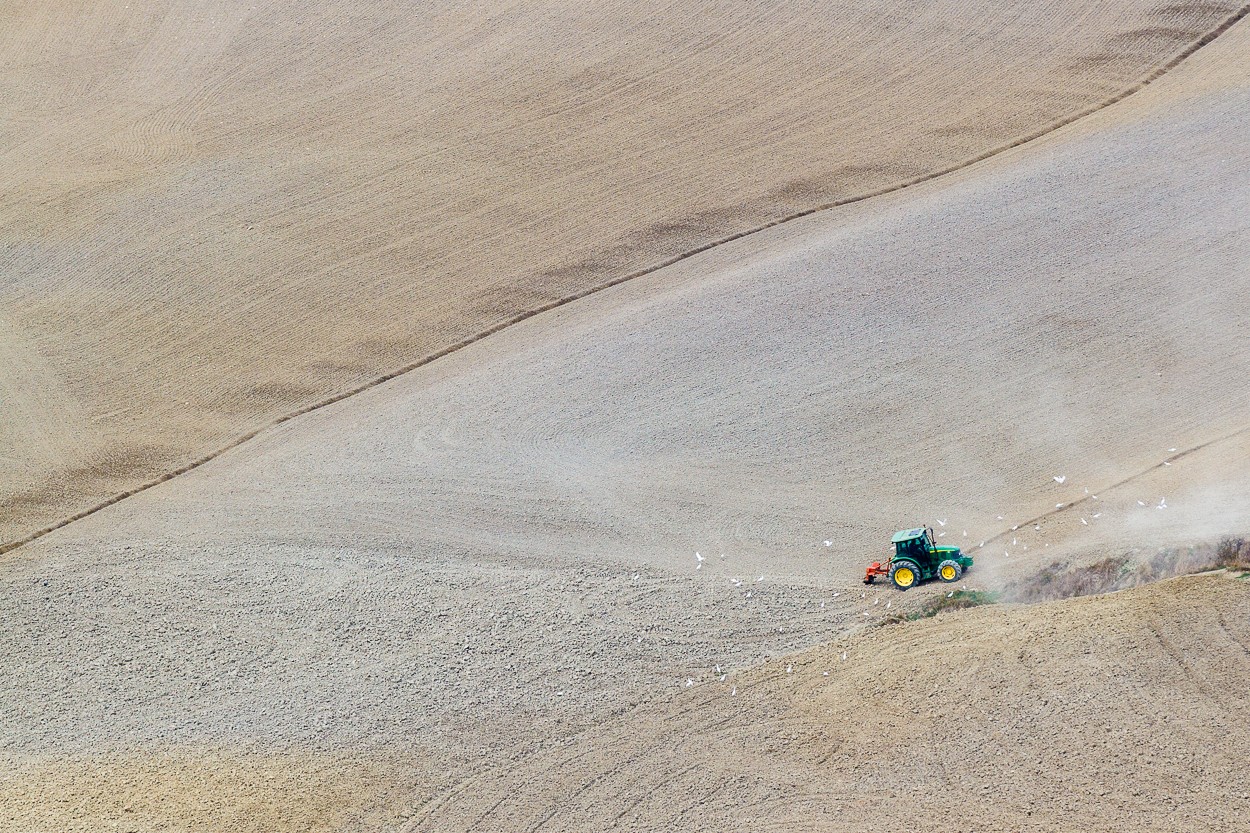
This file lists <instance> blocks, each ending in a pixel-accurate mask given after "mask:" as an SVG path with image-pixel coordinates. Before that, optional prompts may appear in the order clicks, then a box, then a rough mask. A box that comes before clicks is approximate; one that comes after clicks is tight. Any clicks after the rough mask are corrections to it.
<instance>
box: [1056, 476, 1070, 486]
mask: <svg viewBox="0 0 1250 833" xmlns="http://www.w3.org/2000/svg"><path fill="white" fill-rule="evenodd" d="M1067 479H1068V478H1067V476H1066V475H1062V474H1056V475H1055V482H1056V483H1058V484H1059V485H1061V486H1062V485H1063V481H1065V480H1067Z"/></svg>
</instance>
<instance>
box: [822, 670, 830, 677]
mask: <svg viewBox="0 0 1250 833" xmlns="http://www.w3.org/2000/svg"><path fill="white" fill-rule="evenodd" d="M821 676H823V677H828V676H829V672H828V671H826V672H825V673H824V674H822V675H821Z"/></svg>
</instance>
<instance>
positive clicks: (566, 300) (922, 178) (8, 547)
mask: <svg viewBox="0 0 1250 833" xmlns="http://www.w3.org/2000/svg"><path fill="white" fill-rule="evenodd" d="M1247 15H1250V4H1246V5H1243V6H1242V7H1241V8H1240V9H1238V10H1237V11H1236V12H1234V13H1232V14H1231V15H1229V17H1227V18H1225V20H1224V21H1223V22H1222V23H1220V24H1219V25H1218V26H1216V27H1215V28H1213V29H1211V30H1210V31H1209V32H1207V33H1206V34H1205V35H1203V36H1202V37H1200V38H1198V39H1197V40H1196V41H1194V42H1193V43H1191V44H1190V45H1189V46H1187V47H1186V48H1185V49H1183V50H1181V51H1180V52H1179V53H1177V54H1176V55H1174V56H1173V57H1172V58H1171V59H1170V60H1168V61H1167V62H1165V63H1163V64H1161V65H1160V66H1158V67H1157V68H1155V69H1154V70H1153V71H1152V72H1150V73H1149V74H1148V75H1146V76H1145V77H1144V78H1142V79H1141V80H1140V81H1138V82H1137V83H1136V84H1134V85H1133V86H1131V87H1128V88H1126V89H1124V90H1122V91H1121V92H1119V93H1117V94H1115V95H1114V96H1111V97H1110V98H1107V99H1105V100H1103V101H1101V102H1099V103H1097V104H1094V105H1092V106H1090V107H1087V108H1085V109H1084V110H1080V111H1077V112H1076V113H1073V114H1072V115H1069V116H1067V117H1065V118H1063V119H1060V120H1058V121H1056V122H1053V123H1051V124H1050V125H1048V126H1047V127H1044V128H1041V129H1039V130H1036V131H1034V132H1032V133H1029V134H1027V135H1025V136H1022V137H1020V138H1017V139H1015V140H1013V141H1011V142H1009V143H1007V144H1004V145H1001V146H999V147H996V148H993V149H991V150H988V151H985V152H984V153H980V154H978V155H976V156H974V157H971V158H969V159H966V160H964V161H962V162H957V163H955V164H953V165H949V166H947V167H945V168H941V169H939V170H936V171H931V172H929V173H926V174H921V175H919V176H915V177H912V178H910V179H907V180H903V181H901V182H897V183H895V184H893V185H890V186H887V187H885V188H879V189H877V190H875V191H870V192H867V193H864V194H860V195H858V196H854V197H847V198H845V199H841V200H836V201H834V202H829V203H823V204H821V205H817V206H814V207H812V208H807V209H804V210H802V211H797V212H794V213H793V214H789V215H786V216H784V217H779V218H777V219H775V220H770V221H769V222H766V223H763V224H761V225H758V226H754V227H752V228H749V229H746V230H744V231H739V232H735V233H733V234H730V235H727V236H725V237H720V238H718V239H716V240H713V241H711V242H708V243H705V244H703V245H701V246H698V247H696V248H694V249H690V250H689V251H686V252H682V253H681V254H678V255H674V256H672V257H670V258H667V259H665V260H662V261H660V262H658V263H655V264H653V265H651V266H648V267H646V268H643V269H639V270H636V271H634V272H630V273H628V274H626V275H621V276H620V277H616V278H613V279H611V280H608V281H604V282H603V283H600V284H597V285H596V286H592V287H589V288H587V289H583V290H581V291H578V292H575V293H573V294H570V295H566V296H564V297H563V298H558V299H556V300H554V301H550V302H548V303H546V304H542V305H541V306H538V307H534V308H532V309H529V310H526V311H524V312H520V313H517V314H515V315H512V316H510V317H508V318H506V319H505V320H503V321H501V322H499V323H498V324H495V325H494V326H492V327H489V328H487V329H485V330H482V331H481V332H479V333H477V334H475V335H472V336H470V337H468V338H465V339H462V340H461V341H458V342H456V343H455V344H451V345H448V346H447V347H444V348H443V349H441V350H438V351H436V352H434V353H430V354H429V355H426V356H424V357H422V358H420V359H418V360H416V361H414V362H411V363H409V364H406V365H404V366H403V367H400V368H398V369H396V370H393V371H391V372H390V373H387V374H384V375H382V376H378V377H376V378H374V379H371V380H369V381H368V382H365V383H363V384H360V385H357V386H356V387H353V388H350V389H348V390H346V391H343V392H341V393H338V394H335V395H334V396H331V397H328V398H326V399H322V400H320V401H317V402H314V403H312V404H311V405H306V406H305V407H303V408H300V409H299V410H296V411H292V412H291V413H289V414H286V415H284V416H281V417H278V418H277V419H274V420H272V421H270V422H268V423H266V424H265V425H262V426H261V427H259V428H256V429H255V430H252V431H249V432H247V433H246V434H243V435H242V436H240V437H238V438H236V439H235V440H233V441H231V442H229V443H227V444H226V445H224V446H221V447H220V448H217V449H216V450H214V451H211V452H209V453H208V454H205V455H203V456H201V457H198V458H196V459H195V460H192V461H191V462H189V463H186V464H185V465H182V466H179V467H178V468H175V469H172V470H171V471H168V472H166V473H164V474H162V475H161V476H160V477H157V478H155V479H153V480H149V481H147V482H145V483H142V484H140V485H138V486H136V487H135V488H133V489H127V490H126V491H124V492H120V493H118V494H116V495H113V496H112V497H110V498H108V499H106V500H103V501H100V502H99V503H97V504H94V505H93V506H90V507H88V508H87V509H84V510H82V511H81V512H76V513H75V514H73V515H70V516H68V517H66V518H63V519H62V520H60V521H57V522H56V523H53V524H50V525H48V526H45V527H43V528H42V529H38V530H36V531H34V532H32V533H30V534H29V535H26V536H24V537H22V538H18V539H15V540H13V541H8V542H5V543H3V544H0V554H3V553H6V552H11V551H12V550H15V549H17V548H18V547H22V546H25V545H26V544H29V543H31V542H32V541H36V540H38V539H39V538H42V537H44V536H45V535H48V534H49V533H51V532H55V531H56V530H58V529H61V528H62V527H65V526H68V525H69V524H71V523H74V522H75V521H80V520H82V519H83V518H86V517H88V516H89V515H94V514H95V513H96V512H99V511H101V510H102V509H107V508H108V507H110V506H112V505H114V504H116V503H119V502H121V501H123V500H125V499H126V498H128V497H132V496H133V495H136V494H138V493H140V492H144V491H147V490H148V489H151V488H152V487H154V486H158V485H160V484H161V483H164V482H165V481H167V480H172V479H173V478H175V477H178V476H180V475H183V474H186V473H187V472H189V471H192V470H194V469H197V468H199V467H200V466H202V465H204V464H205V463H207V462H209V461H211V460H214V459H216V458H217V457H220V456H221V455H222V454H225V453H226V452H227V451H230V450H231V449H234V448H237V447H238V446H241V445H243V444H244V443H246V442H248V441H249V440H252V439H255V438H256V437H257V436H258V435H260V434H261V433H262V432H264V431H267V430H269V429H271V428H274V427H276V426H278V425H281V424H282V423H284V422H287V421H289V420H292V419H295V418H296V417H299V416H303V415H304V414H308V413H311V412H313V411H316V410H320V409H321V408H325V407H327V406H330V405H333V404H335V403H337V402H341V401H343V400H344V399H348V398H350V397H352V396H355V395H357V394H359V393H363V392H364V391H367V390H369V389H370V388H375V387H378V386H379V385H382V384H384V383H386V382H389V381H391V380H392V379H395V378H397V377H399V376H403V375H405V374H407V373H411V372H412V371H414V370H417V369H418V368H421V367H424V366H425V365H428V364H430V363H431V362H434V361H437V360H438V359H441V358H443V357H445V356H448V355H450V354H452V353H455V352H457V351H458V350H462V349H464V348H465V347H468V346H469V345H471V344H474V343H476V342H479V341H481V340H483V339H485V338H487V337H489V336H492V335H495V334H496V333H498V332H500V331H502V330H505V329H507V328H508V327H511V326H512V325H514V324H519V323H520V322H522V321H525V320H526V319H529V318H533V317H534V316H536V315H541V314H542V313H544V312H549V311H551V310H553V309H556V308H557V307H562V306H565V305H566V304H571V303H573V302H574V301H578V300H580V299H582V298H585V297H587V296H589V295H593V294H595V293H597V292H602V291H603V290H605V289H611V288H612V287H614V286H618V285H620V284H623V283H625V282H627V281H631V280H634V279H635V278H640V277H643V276H645V275H650V274H652V273H653V272H657V271H659V270H660V269H665V268H667V267H669V266H672V265H673V264H675V263H680V262H681V261H683V260H687V259H689V258H692V257H694V256H695V255H699V254H702V253H703V252H706V251H709V250H710V249H714V248H717V247H718V246H723V245H725V244H727V243H732V242H734V241H735V240H741V239H742V238H744V237H748V236H750V235H753V234H757V233H759V232H761V231H765V230H767V229H770V228H773V227H775V226H779V225H782V224H783V223H789V222H791V221H793V220H798V219H801V218H803V217H808V216H811V215H813V214H817V213H819V212H822V211H829V210H830V209H834V208H840V207H842V206H845V205H851V204H853V203H859V202H864V201H866V200H871V199H874V198H876V197H881V196H885V195H887V194H893V193H895V192H898V191H902V190H904V189H905V188H910V187H912V186H914V185H920V184H922V183H925V182H931V181H933V180H936V179H939V178H940V177H944V176H947V175H949V174H952V173H955V172H957V171H961V170H963V169H965V168H969V167H971V166H973V165H976V164H977V163H979V162H984V161H985V160H987V159H990V158H991V157H994V156H997V155H999V154H1001V153H1005V152H1006V151H1009V150H1012V149H1014V148H1017V147H1020V146H1021V145H1024V144H1028V143H1029V142H1033V141H1036V140H1037V139H1040V138H1042V137H1043V136H1047V135H1049V134H1051V133H1053V132H1055V131H1056V130H1059V129H1061V128H1063V127H1066V126H1068V125H1070V124H1072V123H1073V122H1076V121H1079V120H1080V119H1083V118H1085V117H1086V116H1090V115H1092V114H1094V113H1097V112H1099V111H1100V110H1104V109H1106V108H1108V107H1110V106H1112V105H1114V104H1118V103H1119V102H1121V101H1123V100H1124V99H1126V98H1128V97H1129V96H1131V95H1133V94H1135V93H1138V92H1140V91H1141V90H1142V89H1144V88H1145V87H1147V86H1149V85H1150V84H1152V83H1153V82H1155V81H1157V80H1158V79H1159V78H1161V77H1163V76H1164V75H1166V74H1167V73H1169V72H1171V71H1172V70H1174V69H1176V68H1177V67H1178V66H1180V65H1181V64H1182V63H1184V62H1185V61H1186V60H1187V59H1188V58H1190V57H1191V56H1192V55H1193V54H1194V53H1196V52H1197V51H1198V50H1200V49H1202V47H1204V46H1206V45H1207V44H1209V43H1211V42H1212V41H1213V40H1215V39H1216V38H1218V37H1219V36H1220V35H1222V34H1224V33H1225V32H1227V31H1228V30H1229V29H1231V28H1232V27H1233V26H1235V25H1236V24H1237V23H1238V22H1240V21H1241V20H1242V19H1244V18H1245V17H1246V16H1247ZM1247 430H1250V429H1247ZM1237 433H1240V432H1237ZM1225 439H1226V438H1225ZM1213 442H1218V441H1213ZM1201 447H1202V446H1199V447H1198V448H1201ZM1193 450H1197V449H1191V451H1193ZM1185 453H1188V452H1185ZM1140 474H1141V473H1139V474H1138V475H1133V477H1137V476H1140ZM1129 479H1132V477H1130V478H1129ZM1116 485H1120V484H1116ZM1049 514H1053V513H1047V515H1049ZM1038 517H1039V518H1043V517H1046V515H1040V516H1038ZM1030 523H1032V521H1030ZM991 540H993V539H991Z"/></svg>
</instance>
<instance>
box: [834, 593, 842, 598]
mask: <svg viewBox="0 0 1250 833" xmlns="http://www.w3.org/2000/svg"><path fill="white" fill-rule="evenodd" d="M841 595H842V594H841V593H834V594H833V598H835V599H836V598H837V597H838V596H841Z"/></svg>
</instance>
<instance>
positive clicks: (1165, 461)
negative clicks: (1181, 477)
mask: <svg viewBox="0 0 1250 833" xmlns="http://www.w3.org/2000/svg"><path fill="white" fill-rule="evenodd" d="M1163 465H1165V466H1170V465H1172V464H1171V463H1169V462H1168V461H1167V460H1164V461H1163Z"/></svg>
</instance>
